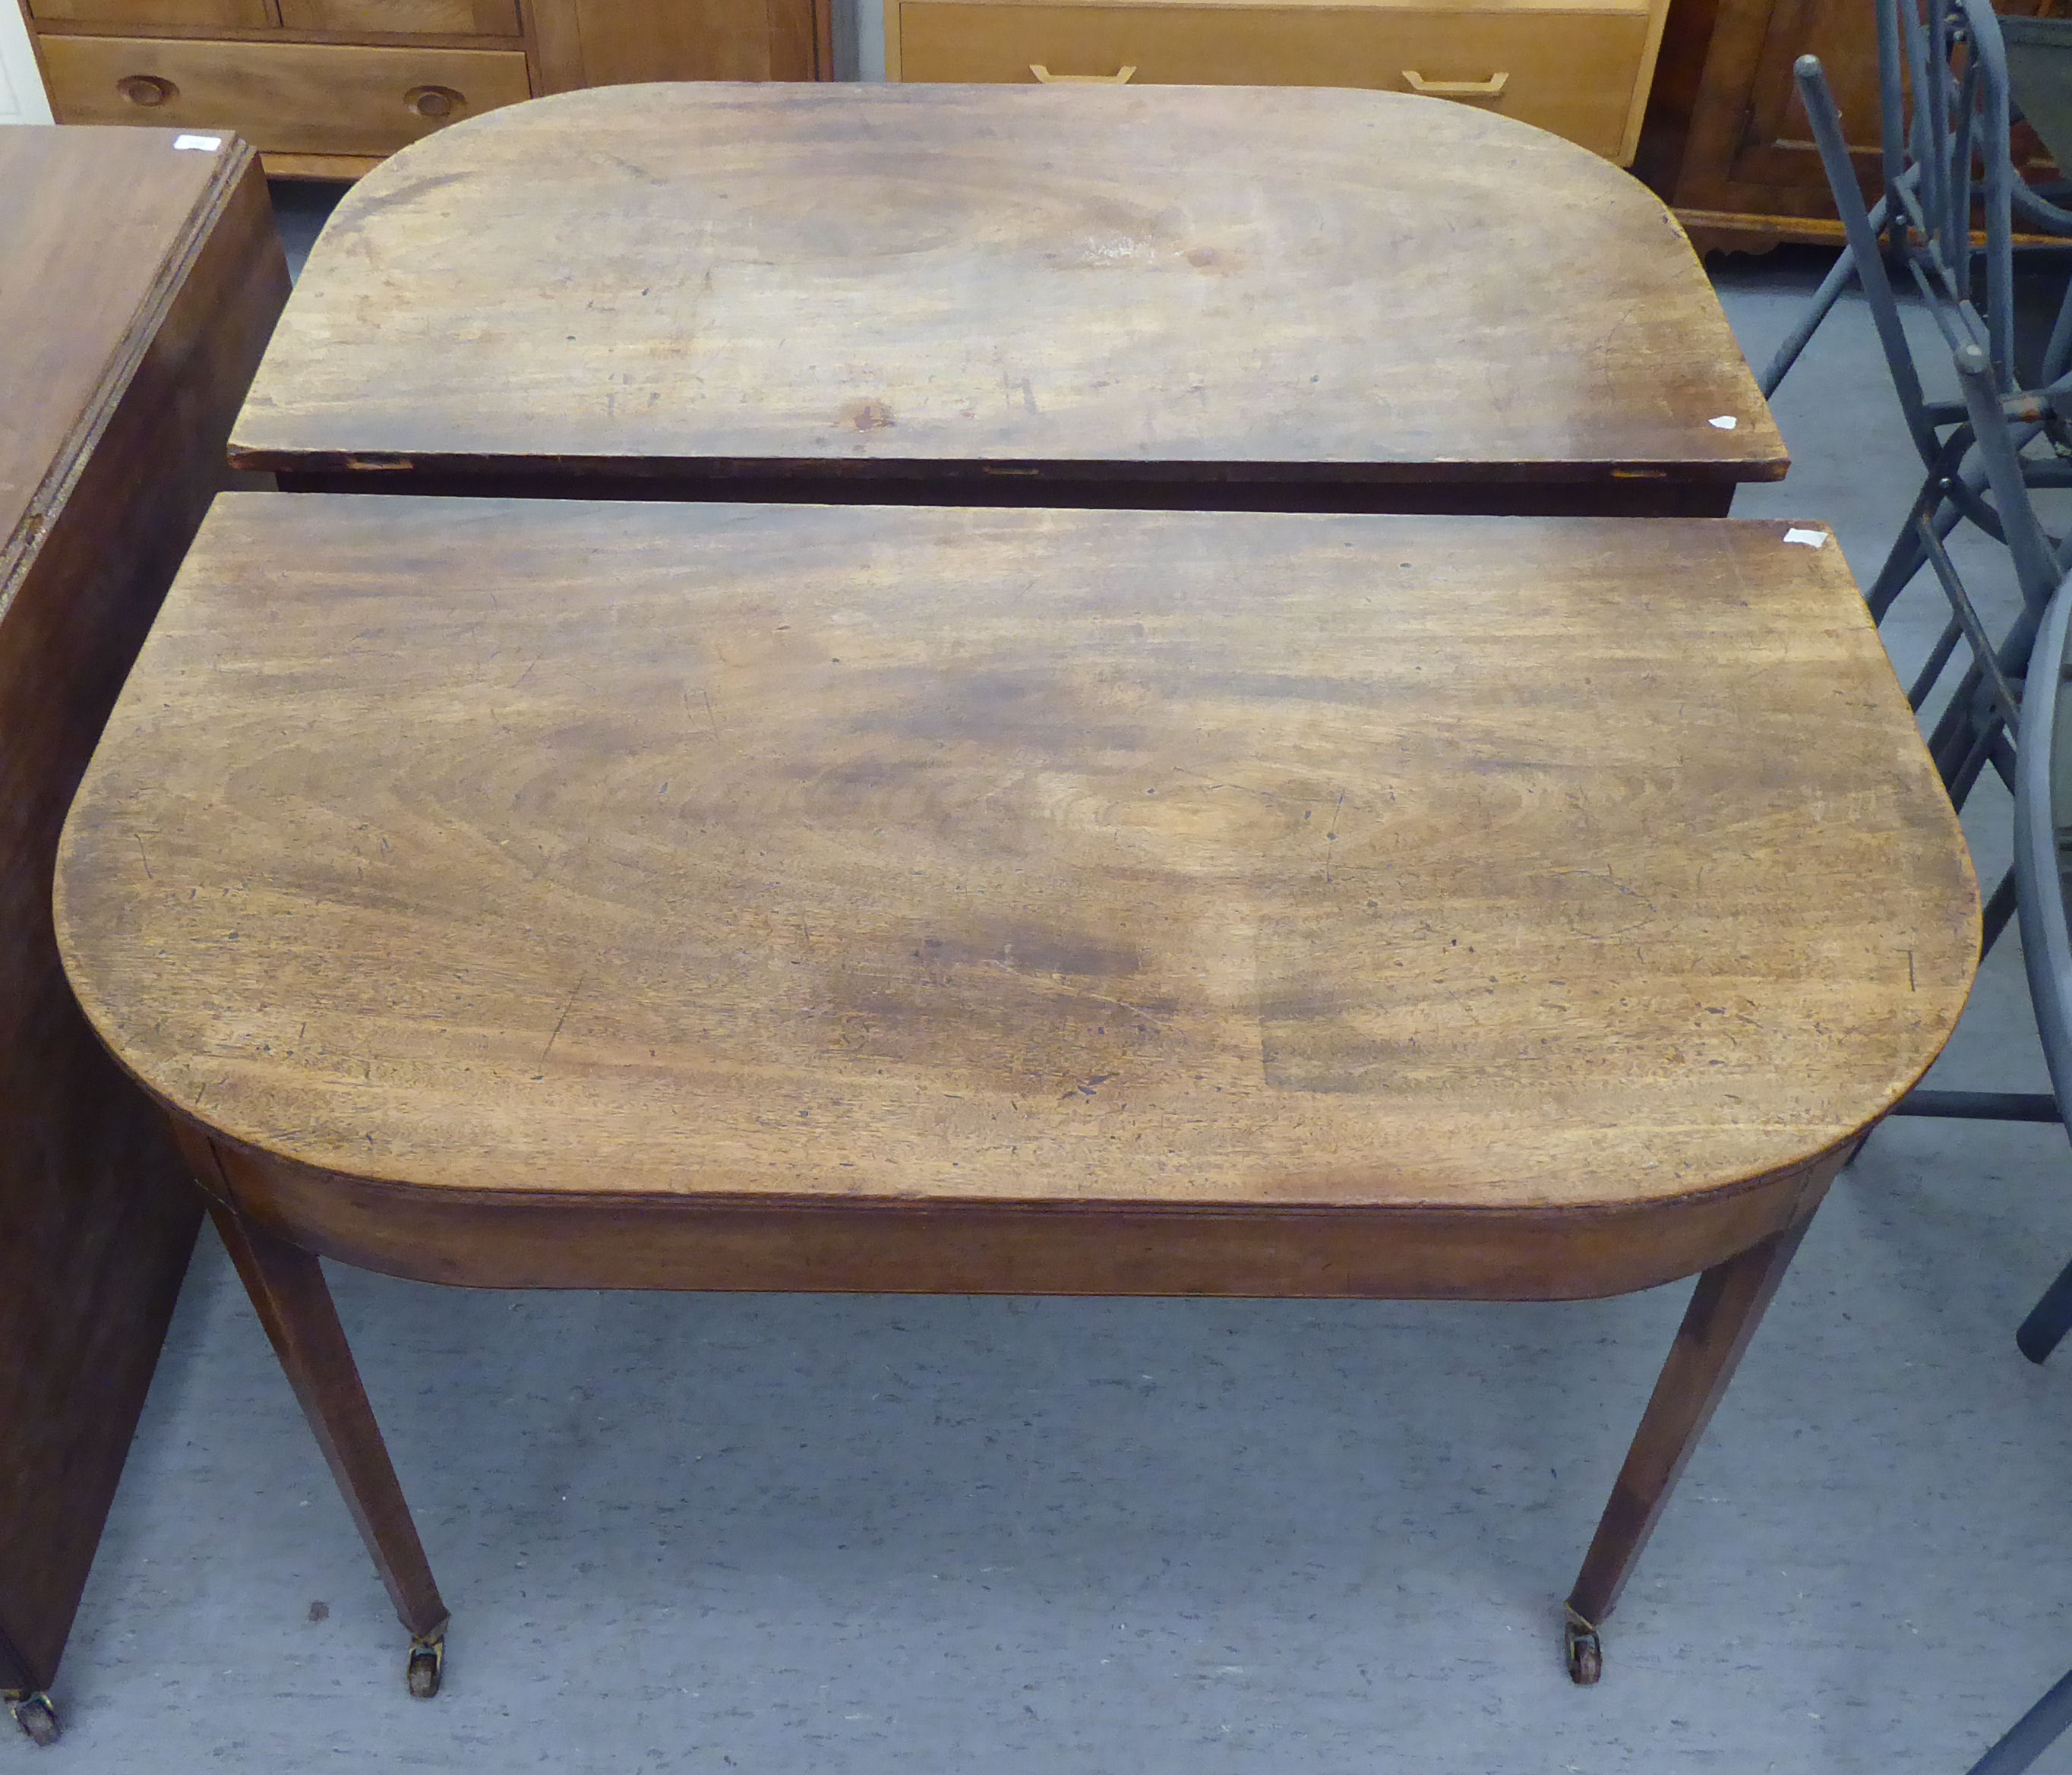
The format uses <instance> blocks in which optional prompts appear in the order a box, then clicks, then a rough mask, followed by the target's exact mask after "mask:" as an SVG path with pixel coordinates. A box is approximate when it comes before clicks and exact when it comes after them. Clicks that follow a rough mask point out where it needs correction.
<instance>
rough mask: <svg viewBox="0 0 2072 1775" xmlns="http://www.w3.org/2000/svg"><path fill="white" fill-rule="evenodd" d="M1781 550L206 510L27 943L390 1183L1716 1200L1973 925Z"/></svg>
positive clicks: (1909, 1026) (811, 515)
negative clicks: (41, 923) (42, 932)
mask: <svg viewBox="0 0 2072 1775" xmlns="http://www.w3.org/2000/svg"><path fill="white" fill-rule="evenodd" d="M1784 528H1785V527H1784V526H1782V525H1780V524H1770V523H1753V522H1749V523H1742V522H1737V521H1733V520H1657V521H1651V522H1647V523H1633V522H1626V523H1622V522H1618V521H1606V520H1578V519H1490V518H1438V517H1432V518H1404V517H1339V516H1278V515H1257V514H1223V515H1202V514H1166V513H1096V512H1044V511H1036V512H1002V511H983V510H981V511H972V510H962V511H960V510H953V509H943V508H920V509H892V508H884V507H775V506H723V505H701V504H644V505H606V504H596V503H583V502H574V501H569V502H561V501H512V502H495V501H483V502H473V501H462V500H454V499H406V498H387V499H343V498H335V497H325V496H313V495H272V494H239V495H225V496H224V497H223V498H222V499H219V501H218V502H217V505H216V509H215V510H214V512H212V516H211V517H210V519H209V520H208V524H207V525H206V526H205V528H204V529H203V533H202V536H201V537H200V538H199V541H198V542H197V544H196V545H195V549H194V551H193V553H192V554H191V556H190V557H189V559H188V561H187V565H186V566H185V568H184V569H183V572H182V573H181V576H180V578H179V581H178V583H177V584H176V586H175V589H174V590H173V592H172V594H171V597H170V598H169V599H168V601H167V602H166V607H165V610H164V611H163V613H162V615H161V617H160V619H159V622H158V627H157V628H156V630H155V631H154V633H153V635H152V636H151V639H150V642H149V643H147V645H146V648H145V650H144V652H143V655H142V658H141V659H140V661H139V663H138V668H137V669H136V672H135V673H134V676H132V678H131V680H130V681H129V685H128V687H127V688H126V689H125V692H124V693H123V696H122V699H121V703H120V705H118V707H117V711H116V713H115V715H114V717H113V720H112V721H111V722H110V724H109V729H108V730H107V733H106V736H105V738H104V740H103V742H102V744H101V750H100V751H99V752H98V754H97V756H96V758H95V759H94V762H93V766H92V767H91V769H90V770H89V771H88V775H87V778H86V780H85V782H84V786H83V787H82V788H81V790H80V795H79V798H78V799H77V801H76V803H75V805H74V807H73V810H72V816H71V819H70V821H69V824H68V828H67V832H66V838H65V844H64V851H63V854H62V856H61V859H60V865H59V870H58V876H59V880H58V902H57V904H58V927H59V932H60V946H61V947H62V949H63V951H64V955H65V957H66V963H67V968H68V972H69V975H70V977H71V979H72V982H73V984H74V987H75V988H76V991H77V992H78V993H79V996H80V1001H81V1003H82V1004H83V1005H84V1007H85V1009H86V1011H87V1013H88V1016H89V1017H90V1018H91V1019H92V1020H93V1023H94V1024H95V1025H96V1026H97V1029H99V1031H100V1032H101V1036H102V1037H103V1039H104V1040H105V1041H106V1042H108V1043H109V1045H110V1046H111V1047H112V1048H113V1050H114V1052H115V1053H116V1054H117V1057H118V1058H120V1059H121V1061H122V1062H123V1063H124V1064H125V1066H128V1067H129V1069H130V1070H132V1071H133V1072H134V1073H135V1074H137V1075H138V1077H139V1078H140V1079H142V1080H143V1082H144V1083H146V1085H148V1086H149V1087H150V1088H151V1089H152V1090H153V1091H155V1092H157V1093H158V1095H160V1096H161V1097H162V1099H164V1100H166V1102H168V1103H171V1105H173V1106H175V1107H176V1108H178V1109H179V1110H180V1111H184V1112H186V1113H187V1114H188V1115H191V1116H193V1117H195V1119H197V1120H200V1121H202V1122H203V1123H204V1124H207V1125H208V1126H209V1127H211V1128H214V1129H217V1130H220V1132H222V1133H224V1135H227V1136H229V1137H230V1138H231V1139H232V1140H236V1141H237V1142H240V1143H243V1144H245V1145H246V1146H247V1147H249V1148H256V1149H257V1150H259V1151H261V1152H263V1153H271V1154H274V1155H277V1156H279V1157H284V1158H286V1159H290V1160H292V1161H296V1162H297V1163H299V1164H302V1165H309V1166H313V1167H318V1168H322V1169H326V1170H327V1171H329V1172H331V1173H349V1174H351V1175H352V1176H355V1177H363V1178H369V1179H375V1180H386V1181H390V1182H394V1183H397V1184H400V1185H412V1186H418V1187H420V1188H422V1189H430V1190H433V1191H438V1190H441V1189H459V1190H473V1191H477V1192H485V1191H486V1192H498V1191H506V1192H510V1191H524V1192H529V1193H532V1194H534V1195H535V1196H540V1195H549V1196H551V1195H555V1194H560V1195H569V1196H573V1195H580V1194H584V1193H586V1192H599V1191H609V1192H616V1193H619V1194H622V1195H623V1194H633V1195H641V1194H648V1195H652V1196H655V1197H657V1198H668V1197H677V1198H685V1197H698V1198H707V1199H711V1198H727V1199H732V1200H741V1201H760V1202H811V1201H814V1200H820V1201H828V1200H833V1199H841V1200H844V1201H849V1202H855V1201H858V1200H866V1199H867V1200H872V1201H878V1202H908V1203H912V1202H937V1203H942V1202H996V1203H1009V1202H1011V1203H1023V1204H1026V1203H1031V1202H1034V1203H1047V1204H1061V1205H1071V1204H1086V1203H1099V1202H1133V1203H1140V1204H1154V1205H1156V1204H1185V1205H1190V1206H1195V1207H1201V1206H1204V1205H1206V1206H1212V1207H1227V1208H1240V1207H1243V1206H1247V1205H1250V1204H1254V1203H1268V1204H1276V1205H1281V1206H1286V1205H1289V1204H1304V1203H1307V1204H1318V1205H1325V1206H1347V1205H1376V1204H1379V1205H1387V1206H1419V1205H1422V1206H1429V1207H1439V1208H1457V1209H1471V1210H1478V1209H1484V1208H1504V1207H1507V1206H1508V1207H1519V1206H1531V1207H1541V1208H1544V1207H1546V1206H1550V1205H1551V1206H1556V1207H1564V1208H1565V1207H1568V1206H1576V1207H1586V1206H1592V1205H1602V1204H1630V1203H1633V1202H1646V1201H1653V1200H1657V1199H1667V1198H1673V1197H1677V1196H1679V1195H1688V1194H1689V1193H1692V1192H1696V1191H1702V1190H1707V1189H1717V1188H1721V1187H1725V1186H1729V1185H1735V1184H1737V1183H1739V1182H1741V1181H1745V1180H1748V1179H1749V1178H1752V1177H1762V1176H1766V1175H1767V1174H1769V1173H1772V1172H1774V1171H1775V1170H1777V1169H1778V1168H1780V1167H1784V1166H1788V1165H1794V1164H1795V1163H1797V1162H1798V1161H1801V1160H1803V1159H1804V1158H1805V1157H1807V1156H1808V1155H1811V1154H1817V1153H1822V1152H1824V1151H1827V1150H1828V1149H1831V1148H1833V1146H1834V1145H1835V1144H1836V1142H1838V1141H1840V1140H1844V1139H1846V1138H1848V1136H1850V1135H1851V1134H1852V1132H1855V1131H1856V1130H1858V1129H1860V1128H1862V1127H1863V1126H1864V1125H1865V1124H1867V1123H1868V1122H1869V1121H1870V1120H1872V1119H1873V1118H1874V1117H1875V1116H1877V1115H1878V1114H1879V1113H1881V1111H1884V1110H1885V1108H1887V1107H1889V1105H1890V1104H1891V1103H1893V1102H1894V1101H1895V1100H1896V1099H1897V1098H1898V1097H1899V1096H1900V1095H1901V1094H1902V1093H1903V1092H1904V1091H1905V1090H1906V1089H1907V1088H1908V1087H1909V1086H1910V1084H1911V1083H1913V1081H1914V1079H1915V1078H1916V1076H1917V1075H1918V1074H1919V1073H1920V1072H1921V1071H1922V1070H1923V1069H1924V1068H1925V1067H1926V1066H1927V1064H1928V1063H1929V1062H1930V1060H1931V1059H1932V1058H1933V1057H1934V1054H1935V1053H1936V1052H1937V1050H1938V1049H1939V1048H1940V1046H1942V1042H1943V1041H1944V1039H1945V1038H1946V1037H1947V1034H1948V1033H1949V1031H1950V1029H1951V1026H1952V1025H1953V1023H1954V1021H1955V1018H1956V1017H1957V1015H1958V1013H1959V1009H1961V1007H1962V1005H1963V1000H1964V997H1965V994H1966V992H1967V988H1968V986H1969V984H1970V981H1971V976H1972V972H1973V968H1974V964H1975V951H1976V946H1977V940H1978V922H1977V898H1976V891H1975V883H1974V881H1973V880H1972V877H1971V871H1970V866H1969V863H1968V861H1967V856H1966V853H1965V849H1964V847H1963V841H1962V839H1961V837H1960V836H1959V832H1958V829H1957V827H1956V824H1955V820H1954V819H1953V817H1952V816H1951V812H1950V809H1949V806H1948V803H1947V800H1946V799H1945V798H1944V797H1943V795H1942V791H1941V790H1940V788H1939V787H1938V784H1937V783H1936V781H1935V779H1934V775H1933V774H1932V771H1931V770H1930V766H1929V763H1928V760H1927V758H1926V754H1925V752H1924V750H1923V748H1922V744H1921V742H1920V740H1919V738H1918V735H1917V733H1916V731H1915V728H1914V721H1913V719H1912V717H1911V715H1910V713H1909V711H1908V709H1907V706H1906V704H1905V700H1904V698H1903V696H1901V692H1900V690H1899V688H1898V687H1897V684H1895V682H1894V681H1893V676H1892V674H1891V672H1890V669H1889V667H1888V666H1887V664H1886V663H1885V655H1884V653H1883V651H1882V650H1881V647H1880V646H1879V643H1878V640H1877V635H1876V634H1875V633H1874V632H1873V629H1872V627H1871V626H1870V624H1869V622H1868V619H1867V618H1866V617H1865V614H1864V609H1863V606H1862V602H1861V600H1860V598H1859V597H1858V595H1857V594H1856V590H1855V588H1854V586H1853V585H1852V582H1851V581H1850V578H1849V576H1848V570H1847V569H1846V567H1845V566H1844V564H1843V561H1842V560H1841V555H1840V549H1838V548H1836V547H1834V546H1833V545H1832V544H1829V545H1828V546H1826V547H1824V548H1821V549H1812V548H1808V547H1805V546H1802V545H1799V544H1794V543H1792V542H1789V541H1787V540H1785V538H1784Z"/></svg>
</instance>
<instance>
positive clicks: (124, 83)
mask: <svg viewBox="0 0 2072 1775" xmlns="http://www.w3.org/2000/svg"><path fill="white" fill-rule="evenodd" d="M115 90H116V91H117V92H120V93H121V95H122V96H123V97H125V99H127V100H128V101H129V102H130V103H131V104H132V105H163V104H164V103H165V102H166V100H168V99H176V98H178V97H179V96H180V89H179V88H178V87H177V86H175V85H174V84H173V83H172V82H171V80H160V79H159V78H158V76H157V75H155V74H126V75H125V76H123V77H122V78H121V80H117V82H116V83H115Z"/></svg>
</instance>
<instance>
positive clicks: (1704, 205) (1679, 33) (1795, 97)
mask: <svg viewBox="0 0 2072 1775" xmlns="http://www.w3.org/2000/svg"><path fill="white" fill-rule="evenodd" d="M1808 53H1811V54H1812V55H1817V56H1819V58H1820V62H1821V65H1822V67H1823V68H1825V69H1826V71H1827V84H1829V86H1830V87H1831V88H1832V89H1833V91H1834V94H1835V101H1836V104H1837V105H1839V106H1840V108H1841V113H1842V127H1843V129H1844V133H1845V134H1846V135H1847V136H1848V142H1849V146H1850V149H1851V152H1852V155H1853V157H1854V158H1855V160H1856V171H1857V175H1858V176H1859V177H1860V179H1862V180H1863V181H1864V189H1865V192H1866V195H1869V196H1872V197H1875V196H1876V195H1877V193H1878V191H1879V190H1880V189H1881V179H1880V176H1879V175H1880V170H1881V169H1880V165H1879V152H1878V66H1877V21H1876V18H1875V16H1874V14H1873V10H1872V4H1871V0H1676V3H1675V5H1673V6H1671V10H1670V14H1669V22H1668V26H1667V31H1666V32H1665V34H1664V36H1663V48H1662V57H1661V61H1660V64H1659V67H1658V71H1657V74H1656V82H1655V92H1654V94H1653V96H1652V97H1651V101H1650V104H1649V109H1648V118H1647V124H1646V132H1645V137H1644V139H1643V142H1642V149H1641V154H1640V157H1639V160H1638V164H1637V170H1638V171H1640V172H1641V173H1642V176H1643V177H1644V178H1646V179H1647V180H1648V181H1649V183H1651V184H1653V185H1655V187H1656V189H1657V190H1659V191H1664V192H1665V193H1667V194H1669V195H1671V200H1672V201H1673V202H1674V203H1675V205H1676V207H1678V208H1679V209H1698V210H1709V211H1718V212H1727V213H1729V214H1737V215H1756V216H1831V215H1833V213H1834V206H1833V204H1832V203H1831V201H1830V199H1829V198H1828V195H1827V177H1826V175H1824V174H1823V172H1822V171H1821V169H1820V157H1819V154H1817V153H1816V152H1815V149H1814V146H1813V138H1812V131H1811V128H1810V127H1809V126H1808V125H1807V121H1806V113H1805V112H1804V110H1803V109H1802V108H1801V107H1800V105H1799V91H1798V88H1797V86H1796V85H1795V84H1794V82H1793V80H1792V77H1791V68H1792V64H1793V63H1794V62H1795V61H1796V60H1798V59H1799V57H1800V56H1801V55H1807V54H1808ZM1649 138H1651V139H1649Z"/></svg>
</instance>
